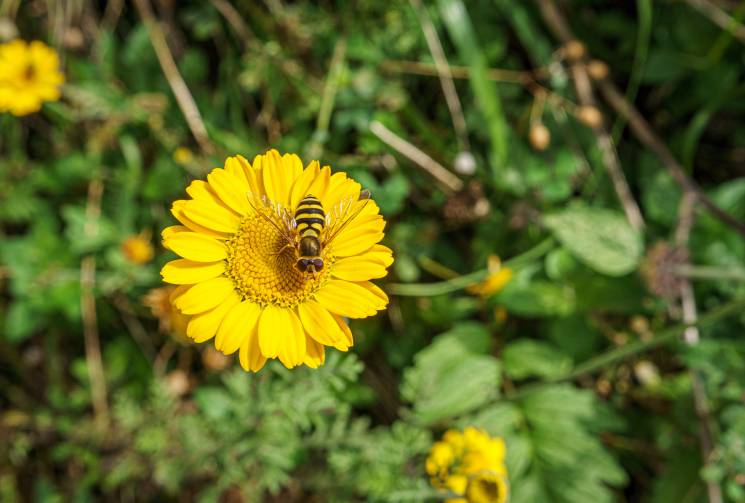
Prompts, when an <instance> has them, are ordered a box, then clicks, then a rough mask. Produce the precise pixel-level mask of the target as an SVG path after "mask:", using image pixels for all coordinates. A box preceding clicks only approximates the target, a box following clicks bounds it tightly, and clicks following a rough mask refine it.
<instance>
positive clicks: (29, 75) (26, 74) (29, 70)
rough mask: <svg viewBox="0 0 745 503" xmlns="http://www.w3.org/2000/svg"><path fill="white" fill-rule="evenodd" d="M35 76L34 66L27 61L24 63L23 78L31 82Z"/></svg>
mask: <svg viewBox="0 0 745 503" xmlns="http://www.w3.org/2000/svg"><path fill="white" fill-rule="evenodd" d="M34 78H36V67H35V66H34V65H33V64H31V63H29V64H27V65H26V69H25V70H24V71H23V80H25V81H26V82H31V81H33V80H34Z"/></svg>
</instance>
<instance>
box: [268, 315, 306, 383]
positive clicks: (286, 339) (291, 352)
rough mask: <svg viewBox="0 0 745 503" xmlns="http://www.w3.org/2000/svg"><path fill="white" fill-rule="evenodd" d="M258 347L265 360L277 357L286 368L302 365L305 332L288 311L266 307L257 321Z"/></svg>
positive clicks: (294, 316) (297, 320)
mask: <svg viewBox="0 0 745 503" xmlns="http://www.w3.org/2000/svg"><path fill="white" fill-rule="evenodd" d="M259 347H260V348H261V353H262V354H263V355H264V356H266V357H267V358H275V357H279V360H280V361H281V362H282V364H283V365H284V366H285V367H287V368H292V367H295V366H297V365H300V364H301V363H303V359H304V358H305V332H304V331H303V326H302V325H301V323H300V320H299V319H298V317H297V316H296V315H295V313H293V312H292V311H291V310H290V309H285V308H282V307H276V306H272V305H269V306H266V307H265V308H264V312H263V313H262V315H261V318H260V319H259Z"/></svg>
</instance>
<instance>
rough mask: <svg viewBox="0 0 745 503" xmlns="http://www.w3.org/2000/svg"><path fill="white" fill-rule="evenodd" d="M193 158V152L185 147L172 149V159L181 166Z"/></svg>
mask: <svg viewBox="0 0 745 503" xmlns="http://www.w3.org/2000/svg"><path fill="white" fill-rule="evenodd" d="M192 159H194V154H192V152H191V150H189V149H188V148H186V147H178V148H177V149H176V150H174V151H173V160H174V161H175V162H176V163H177V164H180V165H182V166H184V165H186V164H189V163H190V162H191V161H192Z"/></svg>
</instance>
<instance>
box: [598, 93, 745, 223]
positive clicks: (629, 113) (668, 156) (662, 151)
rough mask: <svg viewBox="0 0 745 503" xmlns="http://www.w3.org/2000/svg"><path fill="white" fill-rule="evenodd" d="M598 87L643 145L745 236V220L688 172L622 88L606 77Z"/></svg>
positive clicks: (686, 188) (682, 185) (681, 183)
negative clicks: (711, 195) (714, 198)
mask: <svg viewBox="0 0 745 503" xmlns="http://www.w3.org/2000/svg"><path fill="white" fill-rule="evenodd" d="M598 88H599V89H600V92H601V93H602V94H603V97H604V98H605V101H606V102H608V104H609V105H610V106H611V107H612V108H613V109H614V110H615V111H616V112H617V113H618V114H619V115H621V116H622V117H624V118H625V119H626V120H627V121H628V123H629V128H630V130H631V132H632V133H633V134H634V136H636V139H637V140H639V142H641V143H642V144H643V145H645V146H646V147H647V148H648V149H649V150H651V151H652V152H654V154H655V155H656V156H657V157H658V158H659V159H660V161H662V165H663V166H664V167H665V168H666V169H667V171H668V173H670V176H671V177H672V178H673V180H675V182H676V183H677V184H678V186H680V188H681V189H683V191H685V192H692V193H693V194H694V195H695V196H696V199H697V200H698V201H699V202H700V203H701V204H702V205H703V206H704V207H705V208H706V209H707V210H708V211H709V213H711V214H712V216H714V217H715V218H717V219H718V220H721V221H722V222H724V223H725V224H727V225H729V226H730V227H732V228H733V229H734V230H736V231H737V232H738V233H739V234H740V235H742V236H743V237H745V224H744V223H742V222H740V221H739V220H737V219H736V218H734V217H733V216H732V215H730V214H729V213H727V212H726V211H724V210H722V209H721V208H720V207H719V206H717V205H716V204H714V202H713V201H712V200H711V199H709V197H708V196H707V195H706V194H704V191H703V190H702V189H701V187H699V186H698V184H697V183H696V182H695V181H693V180H692V179H691V178H689V177H688V175H686V173H685V170H684V169H683V167H682V166H681V165H680V163H679V162H678V161H677V159H675V156H674V155H673V154H672V152H670V149H668V148H667V145H665V143H664V142H663V141H662V139H660V137H659V136H657V134H655V132H654V131H653V130H652V127H651V126H650V125H649V123H648V122H647V120H646V119H645V118H644V117H643V116H642V114H641V113H640V112H639V111H638V110H637V109H636V108H635V107H634V106H633V105H632V104H631V103H629V102H628V101H627V100H626V98H625V97H624V96H623V94H621V92H620V91H619V90H618V88H617V87H616V86H615V85H614V84H613V83H612V82H610V81H608V80H603V81H601V82H599V83H598Z"/></svg>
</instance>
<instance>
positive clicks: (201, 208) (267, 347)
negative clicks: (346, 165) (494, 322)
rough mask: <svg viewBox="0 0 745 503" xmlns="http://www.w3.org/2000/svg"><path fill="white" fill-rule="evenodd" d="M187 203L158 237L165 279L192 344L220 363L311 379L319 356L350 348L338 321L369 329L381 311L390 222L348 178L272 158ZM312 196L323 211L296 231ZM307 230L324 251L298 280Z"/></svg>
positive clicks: (221, 178)
mask: <svg viewBox="0 0 745 503" xmlns="http://www.w3.org/2000/svg"><path fill="white" fill-rule="evenodd" d="M186 192H187V193H188V194H189V196H191V199H187V200H180V201H176V202H174V203H173V207H172V209H171V212H172V213H173V215H174V216H175V217H176V219H178V220H179V222H180V223H181V224H182V225H176V226H172V227H168V228H166V229H165V230H164V231H163V234H162V236H163V245H164V246H165V247H166V248H168V249H170V250H172V251H173V252H175V253H176V254H178V255H180V256H181V257H182V258H181V259H178V260H174V261H171V262H169V263H168V264H166V265H165V266H164V267H163V269H162V270H161V275H162V276H163V279H164V281H166V282H168V283H172V284H175V285H179V286H178V287H177V290H176V292H175V293H174V296H173V298H174V303H175V305H176V307H177V308H178V309H179V310H181V311H182V312H183V313H184V314H188V315H190V316H192V318H191V320H190V321H189V324H188V326H187V335H188V336H189V337H191V338H192V339H194V340H195V341H197V342H204V341H207V340H210V339H212V338H213V337H214V340H215V347H216V348H217V349H218V350H220V351H222V352H223V353H224V354H226V355H227V354H232V353H235V352H238V356H239V361H240V364H241V366H242V367H243V368H244V369H245V370H251V371H258V370H259V369H261V368H262V367H263V366H264V364H265V362H266V360H267V359H272V358H278V359H279V360H280V361H281V362H282V363H283V364H284V365H285V366H286V367H288V368H292V367H295V366H297V365H301V364H305V365H307V366H309V367H313V368H315V367H318V366H319V365H321V364H322V363H323V362H324V359H325V347H326V346H330V347H334V348H336V349H338V350H340V351H347V350H348V349H349V347H351V346H352V344H353V340H352V333H351V331H350V330H349V327H347V325H346V323H345V322H344V321H343V318H344V317H346V318H365V317H367V316H372V315H374V314H375V313H376V312H377V311H379V310H382V309H385V307H386V306H387V304H388V297H387V296H386V294H385V293H384V292H383V291H382V290H381V289H380V288H378V287H377V286H376V285H374V284H373V283H372V282H371V281H370V280H371V279H376V278H382V277H384V276H385V275H386V274H387V268H388V266H390V265H391V263H392V262H393V256H392V252H391V250H390V249H388V248H386V247H385V246H382V245H379V244H378V242H379V241H380V240H381V239H382V238H383V229H384V227H385V221H384V220H383V217H382V216H381V215H380V214H379V209H378V206H377V205H376V204H375V203H374V202H373V201H371V200H368V199H367V198H365V197H364V196H363V194H362V192H361V186H360V184H359V183H357V182H355V181H354V180H351V179H350V178H348V177H347V175H346V174H345V173H342V172H339V173H334V174H333V175H332V174H331V169H330V168H329V167H328V166H324V167H323V168H321V167H320V165H319V164H318V162H317V161H313V162H311V163H310V164H308V166H306V167H303V165H302V162H301V161H300V158H299V157H298V156H296V155H293V154H285V155H280V154H279V153H278V152H277V151H276V150H270V151H269V152H267V153H266V154H264V155H259V156H256V157H255V158H254V160H253V163H249V162H248V161H247V160H246V159H244V158H243V157H241V156H236V157H230V158H228V159H227V160H226V161H225V167H224V168H215V169H214V170H212V172H211V173H210V174H209V175H208V176H207V181H206V182H205V181H202V180H196V181H194V182H192V183H191V185H190V186H189V187H188V188H187V189H186ZM309 196H313V197H314V198H315V200H317V201H318V204H319V205H320V207H314V208H313V209H312V210H307V211H305V210H304V211H303V212H301V213H299V214H302V218H301V219H300V220H302V221H305V222H304V223H303V222H295V221H294V218H293V217H294V216H295V211H296V210H297V209H298V207H299V206H300V203H301V201H305V202H304V203H303V205H304V206H303V207H305V205H307V201H308V198H309ZM319 212H322V213H323V214H321V213H319ZM324 214H325V215H326V218H324ZM350 217H353V218H352V219H351V220H350ZM343 222H348V224H346V225H341V224H342V223H343ZM309 226H311V227H314V228H315V231H314V232H313V234H314V235H315V237H316V238H317V243H318V244H320V247H318V249H317V250H311V251H315V252H317V255H318V256H317V257H315V259H318V260H320V261H322V267H321V266H319V267H318V268H320V270H318V271H316V272H314V273H311V272H301V270H300V268H299V260H298V259H299V258H300V257H299V251H300V248H301V247H300V245H299V241H300V237H301V235H302V236H303V238H305V237H306V235H307V233H308V232H310V231H308V230H307V227H309ZM301 231H302V232H301ZM337 231H338V232H337ZM332 234H333V236H332ZM331 237H333V239H330V238H331ZM306 251H308V250H306ZM306 256H307V254H306ZM318 268H317V269H318Z"/></svg>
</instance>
